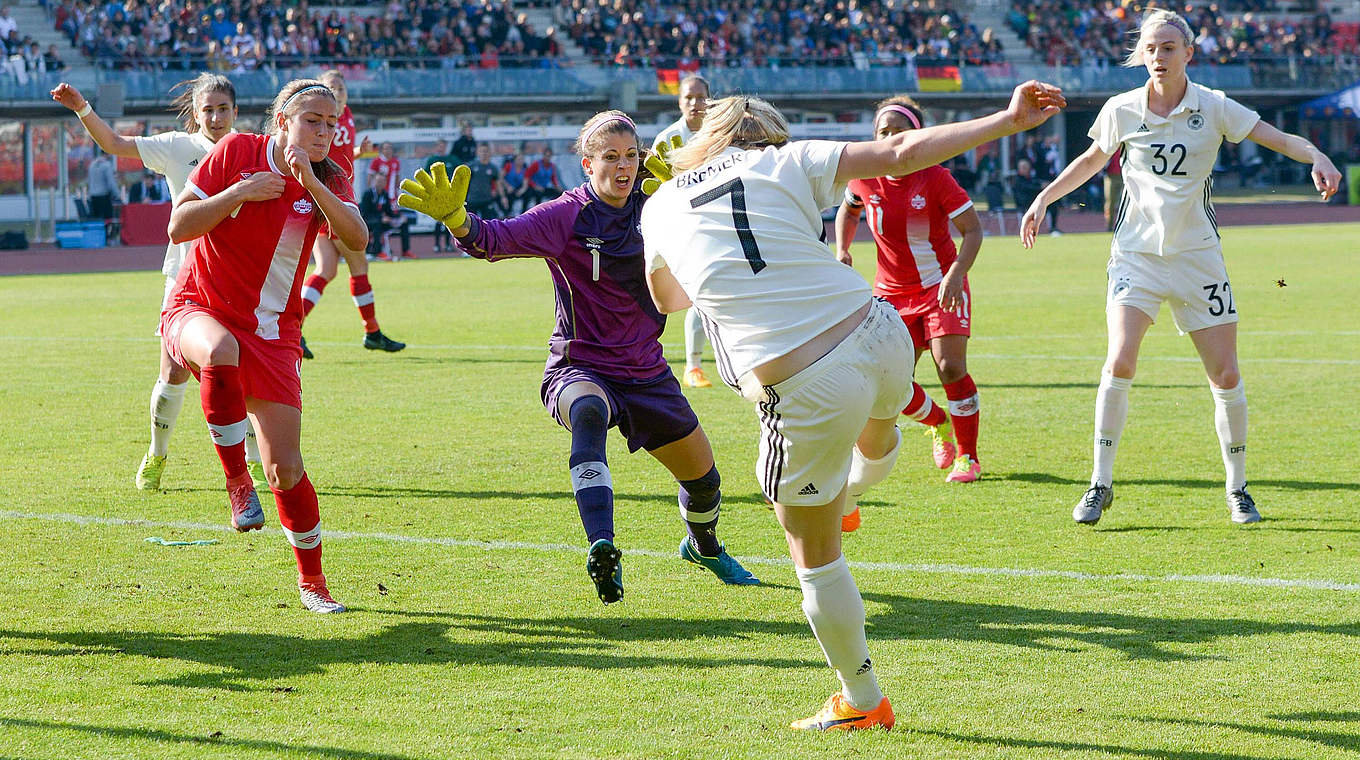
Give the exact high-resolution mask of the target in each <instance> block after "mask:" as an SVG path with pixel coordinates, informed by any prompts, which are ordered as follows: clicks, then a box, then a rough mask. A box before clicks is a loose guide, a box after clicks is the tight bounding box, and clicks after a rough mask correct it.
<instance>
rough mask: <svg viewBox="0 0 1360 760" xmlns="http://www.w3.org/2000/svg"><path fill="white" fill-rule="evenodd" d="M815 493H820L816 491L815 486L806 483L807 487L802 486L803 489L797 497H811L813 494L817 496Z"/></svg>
mask: <svg viewBox="0 0 1360 760" xmlns="http://www.w3.org/2000/svg"><path fill="white" fill-rule="evenodd" d="M817 493H821V492H820V491H818V490H817V486H814V485H812V484H811V483H808V484H807V485H805V486H803V489H802V490H801V491H799V492H798V495H799V496H812V495H813V494H817Z"/></svg>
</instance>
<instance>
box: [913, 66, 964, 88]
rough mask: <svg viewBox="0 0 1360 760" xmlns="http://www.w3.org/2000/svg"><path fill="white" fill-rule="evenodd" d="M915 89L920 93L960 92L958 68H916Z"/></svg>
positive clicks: (961, 86)
mask: <svg viewBox="0 0 1360 760" xmlns="http://www.w3.org/2000/svg"><path fill="white" fill-rule="evenodd" d="M916 89H917V90H919V91H921V92H960V91H962V90H963V77H961V76H960V75H959V67H958V66H922V65H920V64H917V66H916Z"/></svg>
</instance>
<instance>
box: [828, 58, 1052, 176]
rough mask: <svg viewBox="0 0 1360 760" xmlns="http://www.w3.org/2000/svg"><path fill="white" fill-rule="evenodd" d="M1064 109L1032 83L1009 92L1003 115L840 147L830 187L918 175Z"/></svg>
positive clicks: (1047, 91) (1040, 85)
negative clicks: (840, 151) (839, 155)
mask: <svg viewBox="0 0 1360 760" xmlns="http://www.w3.org/2000/svg"><path fill="white" fill-rule="evenodd" d="M1066 105H1067V99H1066V98H1064V97H1063V95H1062V90H1061V89H1059V88H1057V87H1054V86H1053V85H1051V84H1044V83H1042V82H1036V81H1033V80H1031V81H1029V82H1025V83H1024V84H1022V85H1020V86H1019V87H1016V88H1015V92H1013V93H1012V94H1011V102H1010V105H1009V106H1007V107H1006V110H1004V111H997V112H996V113H994V114H992V115H990V116H983V117H982V118H980V119H972V120H969V121H963V122H959V123H957V124H941V125H939V126H935V127H927V128H925V129H911V130H908V131H906V132H903V133H901V134H899V135H896V136H894V137H892V138H890V139H888V140H874V141H872V142H862V143H850V144H848V145H846V146H845V150H844V151H843V152H842V153H841V161H840V165H839V166H838V167H837V169H836V184H838V185H841V184H845V183H846V182H849V181H850V180H852V179H869V178H871V177H882V176H884V175H888V174H891V175H894V176H899V177H900V176H902V175H904V174H910V173H912V172H915V171H920V170H921V169H924V168H926V167H928V166H934V165H935V164H938V163H942V162H944V161H946V160H948V159H950V158H953V157H954V156H957V155H959V154H960V153H963V152H964V151H968V150H971V149H973V148H976V147H977V146H979V145H981V144H983V143H986V142H991V141H992V140H998V139H1000V138H1002V137H1006V136H1008V135H1013V134H1015V133H1016V132H1023V131H1025V130H1027V129H1033V128H1034V127H1037V126H1039V125H1040V124H1043V123H1044V122H1045V121H1048V119H1049V117H1050V116H1052V115H1053V114H1056V113H1057V112H1059V111H1061V110H1062V109H1063V107H1065V106H1066Z"/></svg>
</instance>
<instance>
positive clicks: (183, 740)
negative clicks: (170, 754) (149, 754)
mask: <svg viewBox="0 0 1360 760" xmlns="http://www.w3.org/2000/svg"><path fill="white" fill-rule="evenodd" d="M0 726H13V727H15V728H32V729H37V730H39V731H43V732H48V731H75V732H79V733H84V734H89V735H91V736H99V737H103V738H106V739H140V740H142V741H148V742H158V743H161V744H172V745H179V746H189V747H233V748H237V749H241V750H263V751H266V752H278V753H289V754H292V753H297V752H300V753H303V754H305V755H306V756H308V757H329V758H336V760H414V759H413V758H411V757H410V756H409V755H394V754H391V753H388V752H366V751H363V750H354V749H342V748H340V747H324V746H319V745H316V744H285V743H283V742H272V741H265V740H262V739H237V738H233V737H230V736H225V735H219V736H194V735H193V734H177V733H173V732H171V731H159V730H156V729H149V728H125V727H123V726H96V725H91V724H88V723H61V722H59V721H54V720H30V719H26V718H6V717H4V716H0ZM0 760H4V759H3V758H0Z"/></svg>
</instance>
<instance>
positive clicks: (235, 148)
mask: <svg viewBox="0 0 1360 760" xmlns="http://www.w3.org/2000/svg"><path fill="white" fill-rule="evenodd" d="M273 151H274V138H273V137H266V136H264V135H254V134H231V135H227V136H226V137H224V138H222V140H221V141H219V142H218V143H217V145H216V146H214V147H213V150H212V152H211V153H209V154H208V155H207V157H206V158H204V159H203V161H202V163H200V164H199V166H198V168H197V169H195V170H194V172H193V174H191V175H189V181H188V187H189V188H190V189H192V190H193V192H194V194H195V195H197V196H198V197H199V198H202V199H204V200H207V199H208V198H211V197H213V196H214V195H217V194H218V193H221V192H222V191H224V190H226V189H227V188H228V187H230V186H231V185H233V184H235V183H236V182H239V181H241V180H244V179H247V178H249V177H250V176H251V175H252V174H255V173H258V172H274V173H275V174H278V175H280V176H282V177H283V178H284V188H283V195H281V196H279V197H278V198H275V199H273V200H269V201H251V202H247V203H243V204H241V206H240V207H239V208H237V210H236V211H235V212H233V213H232V214H230V215H228V216H227V217H226V218H225V219H223V220H222V221H221V222H218V224H217V226H216V227H214V228H213V229H212V230H211V231H210V232H208V234H206V235H204V236H203V237H201V238H199V239H198V240H196V241H194V252H193V255H192V256H191V257H190V258H189V261H188V263H187V264H186V265H185V266H184V268H183V269H182V270H181V271H180V275H179V281H178V283H177V284H176V286H175V290H174V292H173V293H172V294H171V297H170V304H171V305H172V306H176V305H180V304H184V303H194V304H198V305H199V306H203V307H205V308H207V309H210V310H211V311H213V312H214V313H215V314H216V315H217V316H218V318H219V319H221V320H222V321H224V322H226V323H228V324H230V325H231V326H233V327H236V328H237V329H240V330H244V331H246V332H250V333H254V334H256V335H258V336H260V337H261V338H264V339H266V340H285V341H291V342H294V343H296V342H297V341H298V338H299V337H300V336H301V334H302V331H301V323H302V298H301V296H300V294H299V292H300V288H301V283H302V276H303V274H304V273H305V272H306V269H307V260H308V257H307V255H306V254H307V253H309V252H310V251H311V250H312V242H313V241H314V240H315V239H316V234H317V230H318V229H319V228H320V227H321V225H322V223H323V222H324V221H325V219H324V217H323V216H322V214H321V210H320V209H319V208H317V206H316V202H315V201H314V200H313V199H312V195H311V193H309V192H307V190H306V189H304V188H303V187H302V184H301V183H300V182H298V181H297V180H296V179H294V178H293V176H292V174H291V173H290V172H287V171H281V170H280V169H279V167H278V166H276V165H275V163H274V154H273ZM331 191H332V192H334V193H335V194H336V195H337V196H338V197H339V198H340V200H342V201H344V202H346V203H348V204H350V205H354V193H353V190H352V189H351V188H350V184H349V180H348V179H347V178H339V179H336V180H335V181H333V182H332V183H331Z"/></svg>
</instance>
